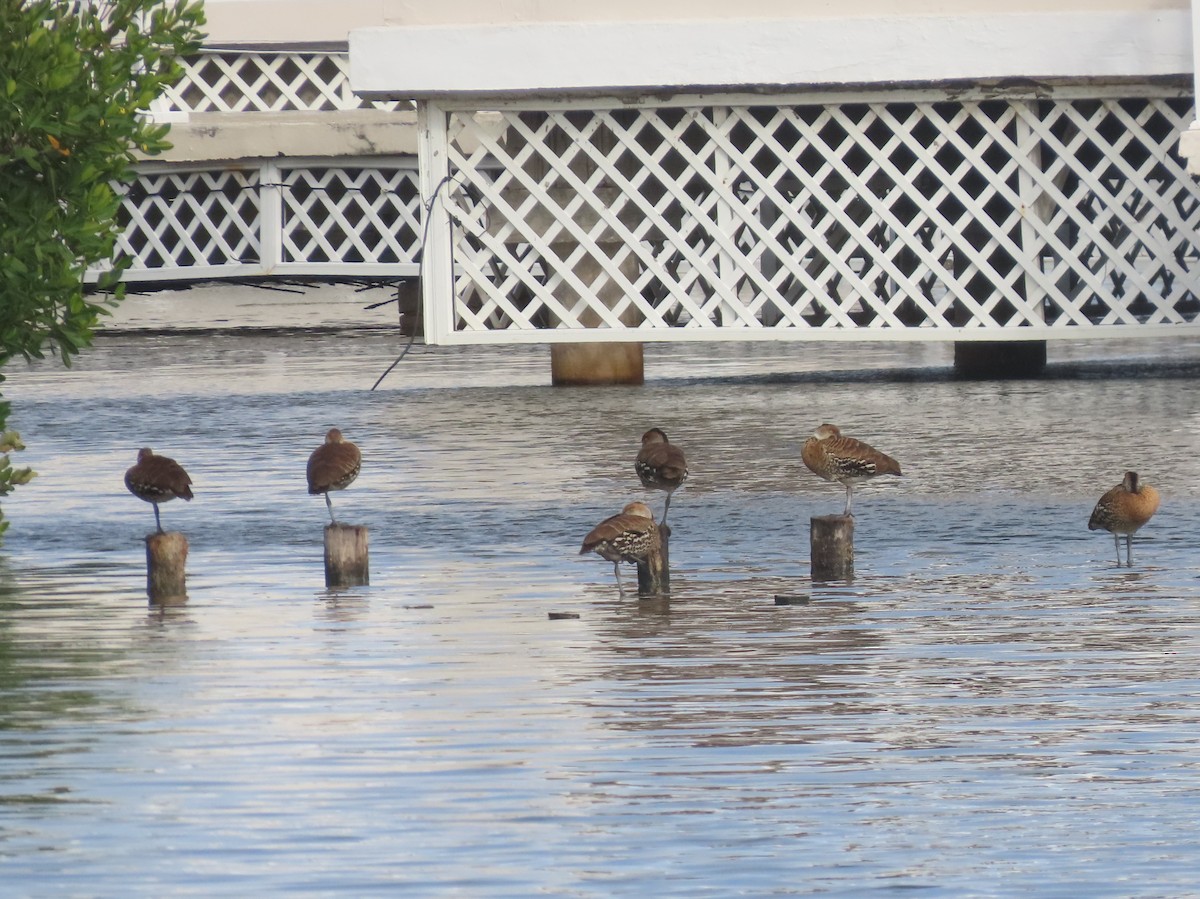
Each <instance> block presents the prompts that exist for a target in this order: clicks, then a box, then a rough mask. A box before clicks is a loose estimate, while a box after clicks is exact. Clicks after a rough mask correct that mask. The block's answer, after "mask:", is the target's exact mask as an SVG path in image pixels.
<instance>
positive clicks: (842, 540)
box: [809, 515, 854, 581]
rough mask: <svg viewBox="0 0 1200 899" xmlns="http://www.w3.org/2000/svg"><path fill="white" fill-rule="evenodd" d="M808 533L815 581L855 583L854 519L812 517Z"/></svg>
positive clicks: (849, 516) (848, 516) (827, 516)
mask: <svg viewBox="0 0 1200 899" xmlns="http://www.w3.org/2000/svg"><path fill="white" fill-rule="evenodd" d="M810 526H811V530H810V550H811V552H810V556H809V560H810V565H811V573H812V579H813V580H814V581H849V580H853V579H854V517H853V516H851V515H814V516H813V518H812V521H811V525H810Z"/></svg>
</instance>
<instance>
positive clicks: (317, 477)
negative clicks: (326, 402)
mask: <svg viewBox="0 0 1200 899" xmlns="http://www.w3.org/2000/svg"><path fill="white" fill-rule="evenodd" d="M361 467H362V453H360V452H359V450H358V447H357V446H355V445H354V444H353V443H351V442H350V441H348V440H346V439H345V438H344V437H342V432H341V431H339V430H338V429H337V428H330V429H329V432H328V433H327V434H326V435H325V442H324V443H322V444H321V445H320V446H318V447H317V448H316V449H315V450H313V452H312V455H311V456H309V457H308V492H309V493H310V494H312V495H316V494H318V493H324V494H325V505H326V506H328V507H329V520H330V521H331V522H332V523H333V524H337V519H335V518H334V517H333V502H332V501H331V500H330V499H329V493H330V491H331V490H345V489H346V488H347V487H349V486H350V485H351V484H352V483H354V479H355V478H357V477H358V471H359V469H360V468H361Z"/></svg>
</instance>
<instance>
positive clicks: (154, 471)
mask: <svg viewBox="0 0 1200 899" xmlns="http://www.w3.org/2000/svg"><path fill="white" fill-rule="evenodd" d="M125 486H126V487H127V488H129V492H130V493H132V494H133V495H134V496H136V497H137V498H138V499H141V500H145V501H146V502H148V503H150V504H151V505H153V506H154V524H155V525H157V527H158V533H160V534H161V533H163V527H162V519H161V518H159V515H158V504H159V503H165V502H167V501H169V500H173V499H175V497H179V498H180V499H182V500H184V501H188V500H190V499H191V498H192V479H191V478H190V477H189V476H188V473H187V472H186V471H184V470H183V466H182V465H180V464H179V463H178V462H176V461H175V460H174V459H168V458H167V457H166V456H156V455H155V454H154V451H153V450H152V449H150V447H148V446H144V447H142V448H141V449H140V450H138V454H137V463H136V464H135V465H134V466H133V467H132V468H130V469H129V470H128V471H126V472H125Z"/></svg>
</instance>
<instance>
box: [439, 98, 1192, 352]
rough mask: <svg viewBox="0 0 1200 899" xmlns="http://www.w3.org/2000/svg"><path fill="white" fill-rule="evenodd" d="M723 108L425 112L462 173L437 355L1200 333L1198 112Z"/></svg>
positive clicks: (943, 104)
mask: <svg viewBox="0 0 1200 899" xmlns="http://www.w3.org/2000/svg"><path fill="white" fill-rule="evenodd" d="M713 99H714V98H694V100H693V101H692V102H679V101H675V102H673V103H672V104H671V105H661V104H656V103H646V104H641V105H637V106H634V107H632V108H631V107H630V106H628V105H625V106H621V107H620V108H615V107H614V108H596V107H592V106H586V105H585V104H583V103H582V102H577V103H561V104H551V103H548V102H546V103H543V104H541V105H539V106H537V107H534V106H533V105H531V104H529V103H521V104H518V103H512V104H498V110H497V111H492V112H480V111H479V110H477V109H468V108H463V107H459V106H454V105H437V104H429V106H428V107H427V108H426V109H425V110H423V122H425V126H426V127H425V128H424V130H423V140H425V141H426V142H427V148H426V152H427V154H428V156H427V158H428V159H430V160H432V161H433V162H435V163H436V162H439V161H444V166H443V167H441V168H440V169H438V168H431V170H430V172H429V173H428V174H427V175H426V177H427V179H428V180H427V184H426V190H427V192H431V191H432V189H433V187H434V186H435V185H437V184H438V183H439V180H440V179H441V178H443V177H444V178H448V179H449V181H448V182H446V183H444V184H443V185H442V187H441V198H442V201H443V203H442V205H443V206H444V209H445V212H446V215H445V216H444V217H443V216H442V213H441V211H440V210H438V209H437V207H435V215H436V216H437V218H435V221H434V223H433V225H434V227H433V229H432V230H431V236H430V239H429V240H430V245H429V246H428V247H427V253H428V254H429V260H430V265H431V267H432V268H433V269H434V270H433V271H431V278H430V279H429V281H428V285H427V294H426V298H427V299H426V302H427V318H428V321H429V322H431V323H433V333H431V334H430V335H429V336H430V338H431V339H433V340H440V341H447V342H483V341H498V342H504V341H512V340H605V339H621V338H622V336H624V338H625V339H628V333H629V331H630V330H635V331H637V332H639V337H640V338H641V339H686V338H703V339H716V338H722V337H728V338H734V339H759V338H761V339H772V338H784V339H787V338H792V339H819V338H836V337H852V338H859V339H862V338H880V339H937V338H943V339H945V338H953V339H969V338H971V337H978V338H986V339H998V338H1008V337H1013V338H1020V337H1027V338H1031V339H1032V338H1035V337H1045V336H1051V335H1053V336H1091V335H1095V334H1097V333H1101V332H1102V331H1107V332H1109V333H1111V332H1112V330H1113V328H1114V326H1115V327H1117V328H1120V327H1121V326H1137V327H1138V328H1139V329H1142V330H1143V331H1144V329H1145V328H1146V327H1147V326H1150V327H1154V326H1164V327H1168V328H1176V327H1179V326H1194V325H1196V324H1197V314H1198V313H1200V300H1198V299H1197V295H1198V294H1200V291H1198V290H1197V286H1198V276H1197V274H1196V264H1197V257H1198V255H1200V247H1198V246H1197V237H1196V235H1197V231H1198V229H1200V189H1198V188H1197V184H1196V182H1195V181H1194V180H1193V178H1192V177H1190V176H1189V175H1188V174H1187V173H1186V171H1185V168H1184V165H1183V163H1182V161H1181V160H1180V159H1179V158H1178V157H1177V156H1176V155H1175V153H1174V146H1175V144H1176V141H1177V139H1178V135H1179V132H1180V131H1181V130H1182V129H1183V128H1184V127H1186V125H1187V124H1188V123H1189V122H1190V121H1191V120H1192V118H1193V113H1192V98H1191V97H1190V96H1188V95H1185V94H1184V93H1183V92H1182V90H1173V89H1164V88H1159V87H1139V88H1137V89H1136V91H1134V90H1132V89H1129V88H1126V89H1124V91H1123V92H1122V93H1115V92H1108V93H1104V92H1101V91H1100V90H1099V89H1096V88H1091V89H1089V90H1088V91H1087V92H1084V91H1082V90H1073V91H1072V90H1066V89H1062V90H1058V91H1056V92H1054V93H1053V94H1052V95H1050V96H1045V97H1033V96H1025V97H1003V98H997V97H992V96H985V95H983V94H979V95H976V96H958V97H956V98H955V99H953V100H950V99H947V97H946V94H945V93H944V92H942V93H935V92H932V91H927V92H921V93H913V92H908V93H904V94H900V93H891V94H888V95H886V96H880V95H875V96H866V95H862V96H848V95H846V94H839V95H831V96H829V97H827V98H823V99H820V100H819V102H818V101H814V100H813V99H812V98H806V99H805V101H804V102H800V101H799V99H798V98H796V97H777V98H761V97H754V98H740V99H738V100H737V102H733V101H727V105H714V104H713ZM439 222H440V224H441V225H442V227H439ZM435 260H436V262H435ZM451 272H454V274H453V275H452V274H451Z"/></svg>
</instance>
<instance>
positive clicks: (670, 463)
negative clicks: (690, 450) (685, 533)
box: [633, 428, 688, 524]
mask: <svg viewBox="0 0 1200 899" xmlns="http://www.w3.org/2000/svg"><path fill="white" fill-rule="evenodd" d="M633 468H634V470H635V471H636V472H637V476H638V478H639V479H640V480H641V482H642V486H643V487H649V488H650V489H652V490H665V491H666V492H667V503H666V505H665V506H664V507H663V514H662V523H663V524H666V523H667V512H669V511H670V510H671V494H672V493H674V492H675V491H676V490H678V489H679V488H680V487H681V486H682V485H683V482H684V481H686V480H687V476H688V467H687V460H686V459H685V458H684V456H683V450H681V449H680V448H679V447H678V446H676V445H675V444H673V443H671V442H670V441H669V440H667V435H666V434H665V433H663V430H662V429H661V428H651V429H650V430H649V431H647V432H646V433H645V434H643V435H642V448H641V449H640V450H638V454H637V459H636V460H634V463H633Z"/></svg>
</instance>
